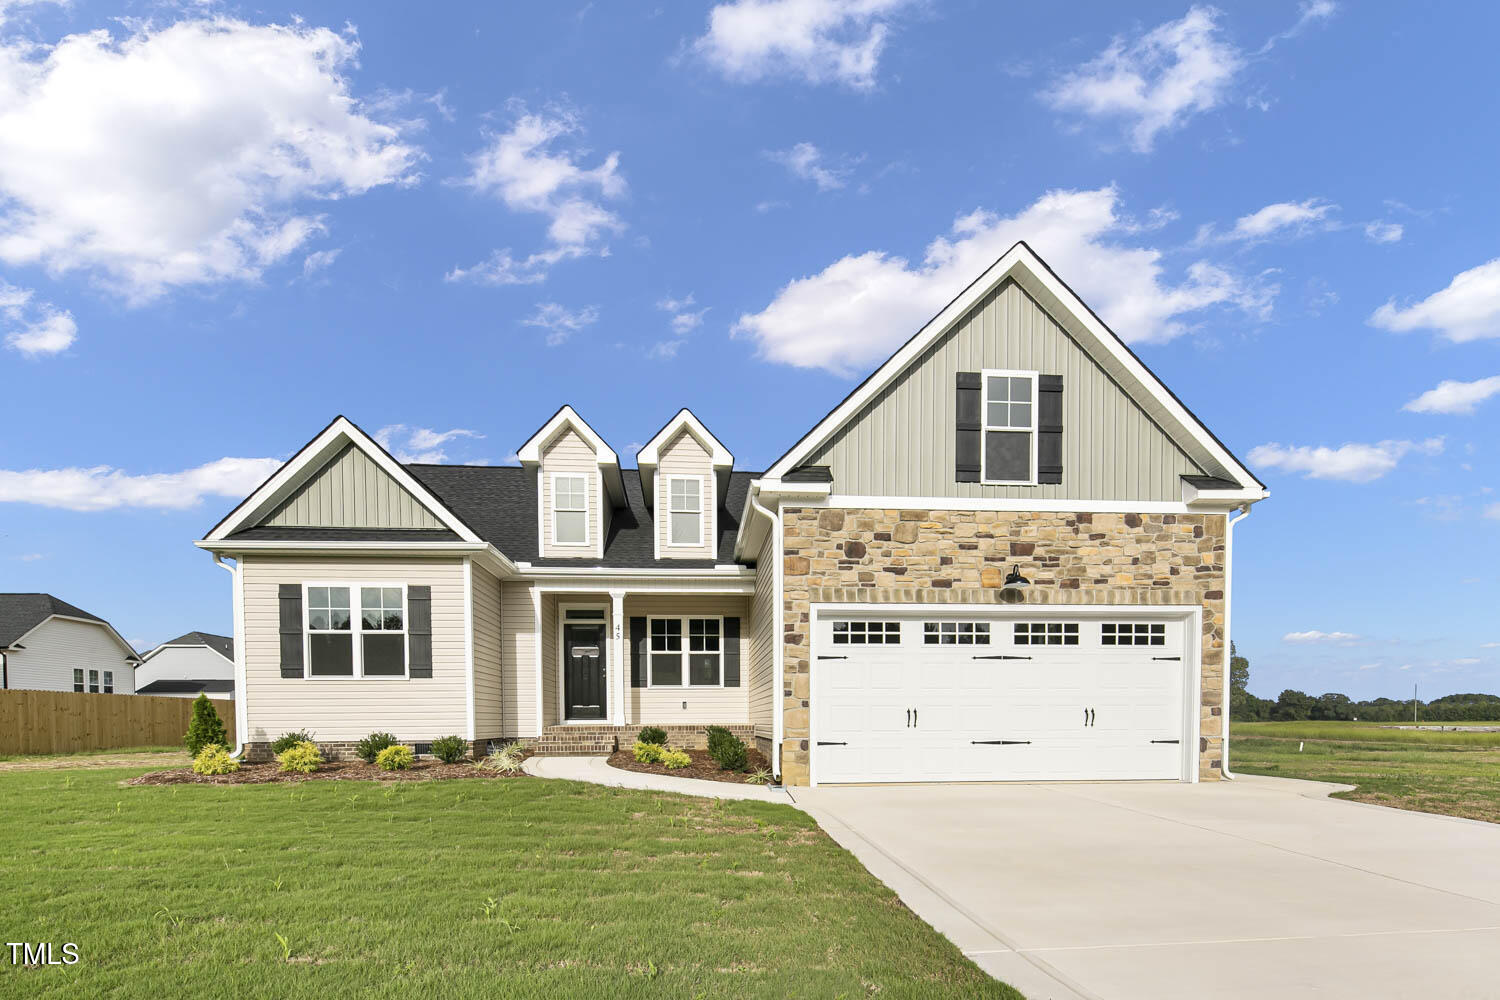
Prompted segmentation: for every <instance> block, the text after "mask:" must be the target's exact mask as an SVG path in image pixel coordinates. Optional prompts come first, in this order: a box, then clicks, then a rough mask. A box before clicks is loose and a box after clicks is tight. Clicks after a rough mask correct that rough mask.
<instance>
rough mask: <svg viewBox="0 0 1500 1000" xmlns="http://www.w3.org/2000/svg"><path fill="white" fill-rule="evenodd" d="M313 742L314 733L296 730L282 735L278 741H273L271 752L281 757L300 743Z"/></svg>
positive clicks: (277, 738)
mask: <svg viewBox="0 0 1500 1000" xmlns="http://www.w3.org/2000/svg"><path fill="white" fill-rule="evenodd" d="M312 741H313V738H312V733H310V732H308V731H307V730H306V729H294V730H292V731H291V732H289V733H282V734H281V735H280V736H278V737H276V739H274V740H272V741H271V752H272V753H273V754H275V755H276V756H278V757H280V756H281V755H282V754H283V753H285V752H286V751H288V750H290V749H291V748H292V747H294V746H296V745H297V744H298V743H311V742H312Z"/></svg>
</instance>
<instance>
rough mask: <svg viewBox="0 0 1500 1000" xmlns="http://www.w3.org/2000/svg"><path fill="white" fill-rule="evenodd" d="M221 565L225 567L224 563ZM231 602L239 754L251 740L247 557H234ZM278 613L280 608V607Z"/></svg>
mask: <svg viewBox="0 0 1500 1000" xmlns="http://www.w3.org/2000/svg"><path fill="white" fill-rule="evenodd" d="M220 565H223V564H222V563H221V564H220ZM232 587H233V594H232V596H231V601H232V602H233V606H234V741H235V743H236V744H238V745H237V746H236V747H235V752H236V753H239V752H241V751H242V750H243V749H244V746H245V744H246V743H247V742H249V739H250V704H249V702H250V699H249V697H248V694H249V692H248V691H247V690H246V688H247V683H246V679H247V676H248V674H247V670H246V664H245V557H244V556H243V555H240V554H236V555H235V556H234V580H233V583H232ZM277 610H278V612H279V611H280V608H279V607H278V609H277Z"/></svg>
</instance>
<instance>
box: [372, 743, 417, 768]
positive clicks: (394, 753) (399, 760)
mask: <svg viewBox="0 0 1500 1000" xmlns="http://www.w3.org/2000/svg"><path fill="white" fill-rule="evenodd" d="M416 759H417V755H416V752H415V751H413V750H412V748H411V747H409V746H407V745H406V744H405V743H396V744H393V745H391V746H388V747H386V748H385V749H384V750H382V751H380V753H378V754H376V755H375V766H376V767H378V768H380V769H381V770H382V771H404V770H406V769H407V768H408V767H411V765H412V763H413V762H414V761H416Z"/></svg>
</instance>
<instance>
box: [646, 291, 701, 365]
mask: <svg viewBox="0 0 1500 1000" xmlns="http://www.w3.org/2000/svg"><path fill="white" fill-rule="evenodd" d="M696 304H697V302H696V300H695V299H694V298H693V296H692V295H691V294H689V295H687V296H686V297H684V298H681V299H674V298H665V299H662V300H661V301H660V302H658V303H657V304H656V308H658V309H660V310H661V311H662V312H665V313H671V314H672V319H671V323H672V332H673V333H676V334H687V333H692V332H693V331H694V330H696V329H698V327H700V326H702V325H703V316H704V314H705V313H707V312H708V307H706V306H705V307H704V308H702V309H694V308H693V306H694V305H696ZM681 343H682V342H681V341H680V340H679V341H676V344H677V345H679V346H680V345H681ZM657 346H658V347H659V346H661V345H657ZM672 353H673V354H674V355H675V354H676V348H675V347H674V348H673V349H672Z"/></svg>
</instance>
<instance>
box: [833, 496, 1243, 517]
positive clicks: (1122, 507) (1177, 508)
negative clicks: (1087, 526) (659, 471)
mask: <svg viewBox="0 0 1500 1000" xmlns="http://www.w3.org/2000/svg"><path fill="white" fill-rule="evenodd" d="M1215 502H1216V503H1218V501H1217V498H1215ZM1242 502H1243V501H1234V502H1227V501H1226V502H1222V503H1220V504H1219V505H1220V506H1222V507H1223V508H1225V509H1233V508H1234V507H1237V506H1239V505H1240V504H1241V503H1242ZM1207 503H1208V501H1207V500H1205V501H1204V502H1203V503H1200V504H1197V505H1195V506H1192V507H1189V506H1188V505H1187V504H1185V503H1181V502H1178V501H1176V500H1042V499H1035V500H1033V499H1024V498H1023V499H1019V500H1013V499H1009V498H1004V497H888V496H855V495H851V494H842V493H835V494H833V495H831V496H829V497H828V498H827V500H826V501H824V502H822V503H816V504H809V505H808V506H816V507H842V508H874V509H881V510H894V509H898V508H900V509H907V510H992V511H1006V512H1036V513H1047V514H1212V513H1219V511H1216V510H1209V509H1205V505H1206V504H1207Z"/></svg>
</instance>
